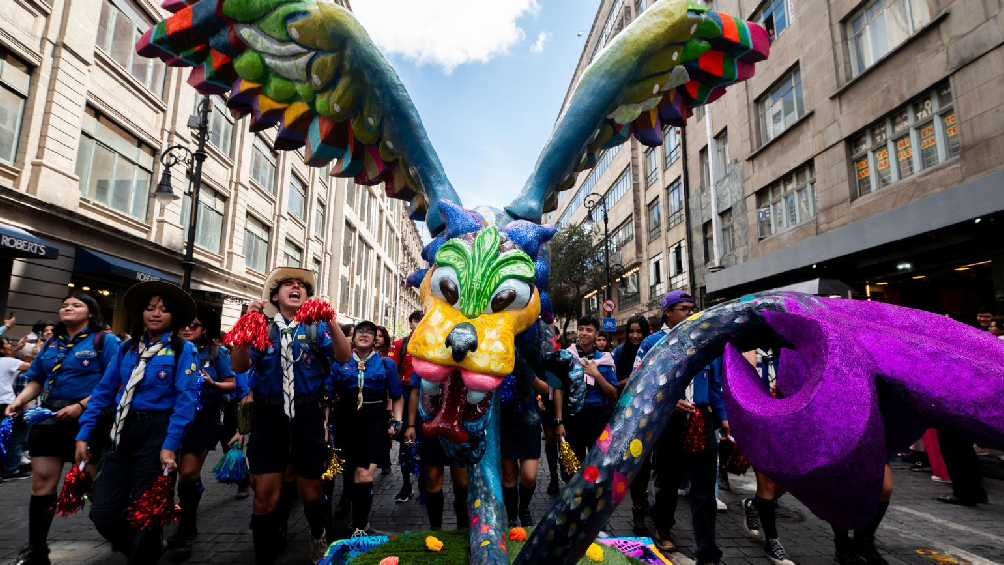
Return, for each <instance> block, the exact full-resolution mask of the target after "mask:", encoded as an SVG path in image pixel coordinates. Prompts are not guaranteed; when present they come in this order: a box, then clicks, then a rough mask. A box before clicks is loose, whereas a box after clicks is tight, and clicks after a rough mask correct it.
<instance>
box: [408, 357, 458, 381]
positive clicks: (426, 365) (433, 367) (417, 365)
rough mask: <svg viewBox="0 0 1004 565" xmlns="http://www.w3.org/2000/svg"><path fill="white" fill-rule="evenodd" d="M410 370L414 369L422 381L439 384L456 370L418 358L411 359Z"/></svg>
mask: <svg viewBox="0 0 1004 565" xmlns="http://www.w3.org/2000/svg"><path fill="white" fill-rule="evenodd" d="M411 368H412V369H414V370H415V372H416V373H418V376H420V377H422V379H423V380H426V381H429V382H430V383H441V382H443V381H445V380H446V379H447V378H449V376H450V375H451V374H452V373H453V372H454V371H455V370H457V368H456V367H447V366H443V365H437V364H435V363H430V362H428V361H424V360H422V359H418V358H414V359H412V362H411Z"/></svg>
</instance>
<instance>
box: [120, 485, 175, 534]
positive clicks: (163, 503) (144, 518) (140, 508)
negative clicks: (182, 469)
mask: <svg viewBox="0 0 1004 565" xmlns="http://www.w3.org/2000/svg"><path fill="white" fill-rule="evenodd" d="M180 512H181V508H179V507H178V505H177V504H175V503H174V475H173V474H171V475H161V476H159V477H157V480H156V481H154V482H153V484H152V485H150V488H148V489H146V492H144V493H143V495H142V496H140V497H139V499H137V500H136V502H134V503H133V505H132V508H130V509H129V525H130V526H132V527H133V528H134V529H136V530H141V531H142V530H149V529H150V528H163V527H164V526H166V525H168V524H171V523H172V522H174V521H175V520H176V519H177V518H178V515H179V513H180Z"/></svg>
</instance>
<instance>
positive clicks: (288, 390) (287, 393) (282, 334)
mask: <svg viewBox="0 0 1004 565" xmlns="http://www.w3.org/2000/svg"><path fill="white" fill-rule="evenodd" d="M272 321H274V322H275V325H276V326H277V327H278V328H279V350H280V351H279V358H280V359H281V361H282V398H283V401H282V407H283V411H284V412H285V413H286V416H288V417H289V419H290V420H292V419H293V417H294V416H296V405H295V404H294V402H293V400H294V397H295V395H296V386H295V385H296V380H295V376H294V373H293V365H294V363H295V361H294V359H293V333H294V332H295V331H296V326H297V325H298V323H297V322H296V321H295V320H294V321H291V322H289V323H286V319H285V318H283V317H282V312H276V314H275V317H273V318H272Z"/></svg>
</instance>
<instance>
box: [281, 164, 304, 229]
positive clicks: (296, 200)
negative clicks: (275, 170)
mask: <svg viewBox="0 0 1004 565" xmlns="http://www.w3.org/2000/svg"><path fill="white" fill-rule="evenodd" d="M289 179H290V180H289V196H288V197H287V198H286V205H287V207H288V208H289V213H290V215H292V216H293V217H294V218H297V219H299V220H300V221H303V220H305V219H306V217H307V184H306V183H305V182H303V181H302V180H300V179H299V177H297V176H296V175H290V177H289Z"/></svg>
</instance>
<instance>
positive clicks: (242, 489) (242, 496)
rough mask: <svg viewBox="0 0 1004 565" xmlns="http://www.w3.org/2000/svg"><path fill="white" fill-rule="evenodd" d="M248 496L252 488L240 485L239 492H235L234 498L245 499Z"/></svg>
mask: <svg viewBox="0 0 1004 565" xmlns="http://www.w3.org/2000/svg"><path fill="white" fill-rule="evenodd" d="M248 496H251V489H250V488H248V487H240V488H238V489H237V492H236V493H235V494H234V499H235V500H244V499H245V498H247V497H248Z"/></svg>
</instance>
